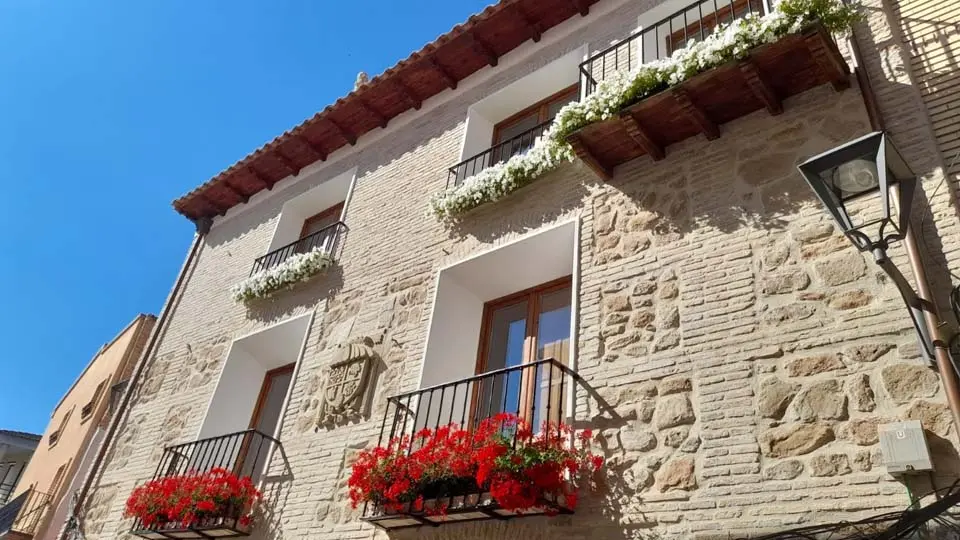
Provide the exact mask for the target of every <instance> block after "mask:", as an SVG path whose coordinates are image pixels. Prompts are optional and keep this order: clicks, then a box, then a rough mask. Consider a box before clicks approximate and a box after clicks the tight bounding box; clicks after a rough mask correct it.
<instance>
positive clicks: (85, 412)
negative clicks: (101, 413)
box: [80, 380, 107, 422]
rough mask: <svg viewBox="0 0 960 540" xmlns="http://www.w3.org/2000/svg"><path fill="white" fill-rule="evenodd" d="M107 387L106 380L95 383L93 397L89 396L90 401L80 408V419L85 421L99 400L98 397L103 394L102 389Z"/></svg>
mask: <svg viewBox="0 0 960 540" xmlns="http://www.w3.org/2000/svg"><path fill="white" fill-rule="evenodd" d="M106 387H107V381H105V380H104V381H100V384H98V385H97V389H96V390H94V392H93V397H91V398H90V401H89V402H87V404H86V405H84V406H83V408H82V409H80V421H81V422H86V421H87V419H89V418H90V416H92V415H93V410H94V409H95V408H96V407H97V403H99V402H100V397H101V396H102V395H103V389H104V388H106Z"/></svg>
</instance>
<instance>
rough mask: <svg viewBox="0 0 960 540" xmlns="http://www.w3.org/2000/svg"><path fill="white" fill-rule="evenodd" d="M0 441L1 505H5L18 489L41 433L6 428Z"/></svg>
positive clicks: (1, 431)
mask: <svg viewBox="0 0 960 540" xmlns="http://www.w3.org/2000/svg"><path fill="white" fill-rule="evenodd" d="M0 441H2V442H0V505H4V504H6V503H7V501H8V500H10V497H11V496H12V495H13V493H14V491H16V489H17V485H18V484H19V483H20V478H21V477H22V476H23V471H24V470H25V469H26V468H27V464H28V463H30V458H31V457H32V456H33V451H34V450H36V449H37V443H38V442H40V435H34V434H33V433H24V432H22V431H10V430H6V429H4V430H0Z"/></svg>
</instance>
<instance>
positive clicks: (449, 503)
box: [362, 493, 573, 530]
mask: <svg viewBox="0 0 960 540" xmlns="http://www.w3.org/2000/svg"><path fill="white" fill-rule="evenodd" d="M444 505H446V510H444V511H442V512H440V511H439V510H438V509H440V508H443V506H444ZM411 506H412V505H411V504H410V503H407V504H405V505H404V506H403V508H401V509H399V510H386V509H384V508H381V507H373V508H371V509H370V510H369V512H368V513H369V515H367V516H366V517H364V518H362V519H363V520H364V521H367V522H369V523H372V524H373V525H376V526H377V527H380V528H381V529H387V530H392V529H403V528H407V527H422V526H424V525H429V526H432V527H439V526H440V525H443V524H445V523H460V522H464V521H478V520H485V519H501V520H502V519H512V518H518V517H527V516H538V515H544V514H547V515H556V514H572V513H573V510H571V509H570V508H568V507H567V506H565V501H563V500H560V501H555V500H543V501H542V504H541V505H540V506H537V507H535V508H530V509H528V510H524V511H522V512H518V511H515V510H504V509H502V508H500V506H499V505H498V504H497V503H496V501H494V500H493V497H491V496H490V494H489V493H472V494H468V495H455V496H451V497H443V498H440V499H428V500H425V501H424V502H423V510H414V509H413V508H411Z"/></svg>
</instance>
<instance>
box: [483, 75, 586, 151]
mask: <svg viewBox="0 0 960 540" xmlns="http://www.w3.org/2000/svg"><path fill="white" fill-rule="evenodd" d="M579 91H580V85H579V83H578V84H574V85H571V86H568V87H566V88H564V89H563V90H560V91H559V92H557V93H555V94H552V95H550V96H548V97H547V98H545V99H542V100H540V101H538V102H536V103H534V104H533V105H530V106H529V107H527V108H526V109H523V110H522V111H520V112H518V113H516V114H514V115H511V116H510V117H509V118H506V119H505V120H501V121H499V122H497V123H496V125H494V126H493V142H492V145H493V146H496V145H498V144H500V143H502V142H504V141H501V140H500V133H501V132H502V131H503V130H504V129H506V128H508V127H510V126H511V125H513V124H516V123H517V122H518V121H519V120H521V119H523V118H526V117H527V116H530V115H531V113H533V112H534V111H536V113H537V125H540V124H542V123H544V122H546V121H547V120H549V118H547V111H549V110H550V105H553V104H554V103H556V102H558V101H561V100H563V98H567V97H570V96H571V95H576V94H578V93H579Z"/></svg>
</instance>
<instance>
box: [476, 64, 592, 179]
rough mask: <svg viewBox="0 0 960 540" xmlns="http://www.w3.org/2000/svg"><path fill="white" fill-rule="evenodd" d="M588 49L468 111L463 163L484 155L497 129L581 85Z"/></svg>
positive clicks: (478, 168)
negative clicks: (513, 117) (531, 107)
mask: <svg viewBox="0 0 960 540" xmlns="http://www.w3.org/2000/svg"><path fill="white" fill-rule="evenodd" d="M586 53H587V46H586V45H583V46H582V47H579V48H577V49H576V50H573V51H570V52H569V53H567V54H565V55H563V56H562V57H560V58H558V59H556V60H554V61H552V62H550V63H549V64H547V65H545V66H543V67H542V68H540V69H537V70H536V71H534V72H532V73H530V74H528V75H525V76H523V77H522V78H520V79H518V80H516V81H514V82H513V83H511V84H509V85H507V86H506V87H504V88H502V89H501V90H498V91H497V92H495V93H493V94H491V95H489V96H487V97H485V98H483V99H481V100H480V101H478V102H476V103H474V104H473V105H470V106H469V107H468V108H467V123H466V129H465V133H464V138H463V145H462V146H461V149H460V160H459V161H460V162H464V161H467V160H470V159H471V158H474V157H476V156H478V155H479V154H482V153H483V152H484V151H486V150H488V149H490V148H491V146H492V145H493V137H494V127H495V126H496V125H497V123H499V122H501V121H503V120H506V119H507V118H510V117H511V116H513V115H515V114H516V113H518V112H520V111H523V110H524V109H526V108H528V107H530V106H531V105H533V104H535V103H537V102H540V101H543V100H545V99H547V98H549V97H550V96H553V95H554V94H557V93H558V92H560V91H561V90H564V89H565V88H568V87H570V86H572V85H575V84H577V83H578V82H579V79H580V77H579V75H578V73H579V66H580V62H582V61H583V60H584V59H585V58H586ZM491 164H492V163H489V162H487V161H484V162H483V163H482V164H479V165H476V166H472V168H471V169H470V170H467V171H466V172H462V173H461V174H459V175H458V176H459V178H458V180H460V181H462V180H463V179H464V178H465V177H468V176H471V175H473V174H476V173H477V172H479V170H480V169H482V168H483V167H487V166H490V165H491Z"/></svg>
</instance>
